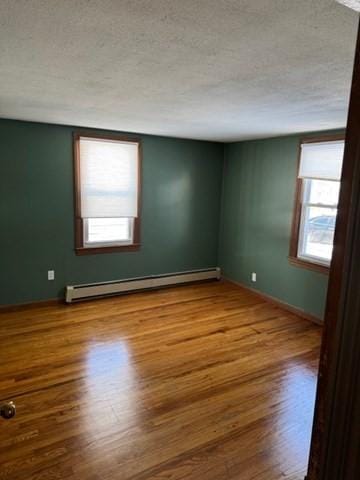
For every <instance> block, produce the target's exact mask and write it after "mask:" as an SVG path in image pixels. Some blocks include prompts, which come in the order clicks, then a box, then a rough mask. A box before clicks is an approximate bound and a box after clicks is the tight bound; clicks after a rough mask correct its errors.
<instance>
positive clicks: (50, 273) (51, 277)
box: [48, 270, 55, 280]
mask: <svg viewBox="0 0 360 480" xmlns="http://www.w3.org/2000/svg"><path fill="white" fill-rule="evenodd" d="M48 280H55V270H48Z"/></svg>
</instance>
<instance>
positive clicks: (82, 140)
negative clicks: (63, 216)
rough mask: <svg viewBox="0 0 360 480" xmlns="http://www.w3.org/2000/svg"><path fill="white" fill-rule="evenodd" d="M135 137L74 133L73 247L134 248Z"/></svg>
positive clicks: (137, 180) (95, 250)
mask: <svg viewBox="0 0 360 480" xmlns="http://www.w3.org/2000/svg"><path fill="white" fill-rule="evenodd" d="M140 162H141V157H140V141H138V140H136V139H128V138H124V137H118V136H109V137H107V136H97V135H94V134H87V133H84V134H78V133H77V134H75V135H74V164H75V250H76V252H77V253H78V254H79V255H81V254H91V253H102V252H113V251H121V250H134V249H137V248H139V246H140V245H139V244H140V238H139V237H140V218H139V197H140Z"/></svg>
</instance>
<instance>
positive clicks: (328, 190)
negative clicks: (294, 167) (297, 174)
mask: <svg viewBox="0 0 360 480" xmlns="http://www.w3.org/2000/svg"><path fill="white" fill-rule="evenodd" d="M308 182H310V189H309V190H310V191H309V198H308V201H309V202H310V203H321V204H323V205H334V206H336V205H337V204H338V200H339V191H340V182H334V181H328V180H308Z"/></svg>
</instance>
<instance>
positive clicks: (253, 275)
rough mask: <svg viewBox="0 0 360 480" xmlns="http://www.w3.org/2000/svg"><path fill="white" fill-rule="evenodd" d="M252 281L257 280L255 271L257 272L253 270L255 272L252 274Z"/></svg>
mask: <svg viewBox="0 0 360 480" xmlns="http://www.w3.org/2000/svg"><path fill="white" fill-rule="evenodd" d="M251 281H252V282H256V273H255V272H253V273H252V274H251Z"/></svg>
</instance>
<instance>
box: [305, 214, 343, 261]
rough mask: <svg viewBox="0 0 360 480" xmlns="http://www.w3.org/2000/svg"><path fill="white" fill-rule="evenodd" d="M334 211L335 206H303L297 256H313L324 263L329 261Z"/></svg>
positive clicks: (334, 219)
mask: <svg viewBox="0 0 360 480" xmlns="http://www.w3.org/2000/svg"><path fill="white" fill-rule="evenodd" d="M336 213H337V209H336V208H324V207H309V206H305V207H304V210H303V217H302V225H301V236H300V251H299V256H309V257H315V258H318V259H319V260H322V261H324V262H326V263H329V262H330V260H331V255H332V250H333V241H334V231H335V222H336Z"/></svg>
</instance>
